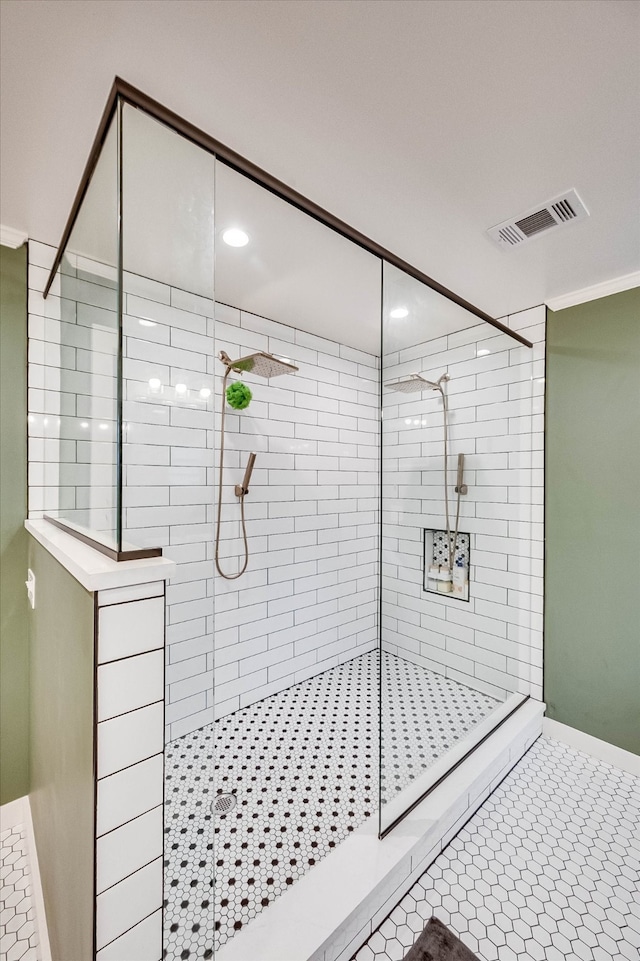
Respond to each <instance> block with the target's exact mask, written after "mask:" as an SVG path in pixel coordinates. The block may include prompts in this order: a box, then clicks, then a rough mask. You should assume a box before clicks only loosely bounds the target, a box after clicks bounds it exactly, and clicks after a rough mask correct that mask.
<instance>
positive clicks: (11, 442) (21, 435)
mask: <svg viewBox="0 0 640 961" xmlns="http://www.w3.org/2000/svg"><path fill="white" fill-rule="evenodd" d="M26 516H27V248H26V247H21V248H20V249H19V250H12V249H11V248H9V247H2V246H0V804H6V803H7V802H8V801H13V800H15V798H18V797H22V796H23V795H25V794H28V793H29V641H28V635H27V593H26V588H25V586H24V581H25V580H26V576H27V533H26V531H25V529H24V519H25V517H26Z"/></svg>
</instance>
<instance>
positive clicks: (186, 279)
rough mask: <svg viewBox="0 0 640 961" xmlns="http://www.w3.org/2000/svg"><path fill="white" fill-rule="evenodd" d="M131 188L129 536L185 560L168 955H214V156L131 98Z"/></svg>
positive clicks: (125, 502) (169, 812) (126, 143)
mask: <svg viewBox="0 0 640 961" xmlns="http://www.w3.org/2000/svg"><path fill="white" fill-rule="evenodd" d="M122 190H123V277H122V286H123V360H122V375H123V438H124V443H123V498H122V506H123V541H124V543H125V545H126V546H127V547H132V548H149V547H161V548H162V552H163V555H164V556H165V557H167V558H169V559H170V560H172V561H175V563H176V565H177V570H176V573H175V575H174V576H173V577H172V578H171V580H170V582H169V583H167V586H166V628H165V793H164V796H165V810H164V816H165V845H164V851H165V878H164V881H165V884H164V889H165V910H164V934H163V946H164V951H165V954H164V955H163V956H164V957H167V958H172V959H173V958H176V959H178V958H181V957H184V954H183V951H184V949H185V947H186V945H187V944H188V943H189V940H190V939H191V938H192V939H193V941H194V944H193V948H194V956H195V946H196V943H197V946H198V952H199V954H200V956H204V957H208V956H209V955H208V954H206V953H205V952H206V949H207V948H208V947H209V943H210V941H211V940H212V937H213V934H212V924H213V921H212V912H211V910H210V909H209V908H208V899H209V898H210V897H211V888H210V885H211V879H212V874H213V865H212V864H211V847H212V843H213V826H212V811H211V798H212V795H211V782H212V779H213V761H212V750H211V746H210V744H209V745H208V749H207V742H208V741H210V738H211V722H212V720H213V559H212V558H213V554H212V550H213V545H212V540H211V532H212V519H213V515H212V511H213V498H212V480H213V477H212V467H213V390H212V389H213V329H212V325H213V199H214V158H213V157H212V156H211V154H209V153H207V152H206V151H204V150H202V149H201V148H200V147H197V146H196V145H194V144H193V143H192V142H191V141H189V140H187V139H185V138H184V137H182V136H180V135H179V134H178V133H176V132H175V131H174V130H172V129H170V128H169V127H167V126H165V125H164V124H162V123H160V122H158V121H157V120H155V119H153V118H152V117H150V116H149V115H148V114H146V113H144V112H143V111H142V110H138V109H136V108H134V107H132V106H131V105H128V104H125V106H124V110H123V171H122ZM187 865H188V868H187ZM185 904H187V905H188V906H189V908H188V911H187V910H186V908H185V907H183V905H185ZM185 917H187V919H188V921H189V923H188V925H187V924H186V920H185ZM194 925H198V926H199V928H194V927H193V926H194ZM192 929H193V930H192ZM196 931H199V933H194V932H196Z"/></svg>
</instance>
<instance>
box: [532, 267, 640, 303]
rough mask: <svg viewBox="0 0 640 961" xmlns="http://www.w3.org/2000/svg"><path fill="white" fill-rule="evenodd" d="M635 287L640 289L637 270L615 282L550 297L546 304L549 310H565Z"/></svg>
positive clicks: (639, 277)
mask: <svg viewBox="0 0 640 961" xmlns="http://www.w3.org/2000/svg"><path fill="white" fill-rule="evenodd" d="M633 287H640V270H636V271H634V272H633V273H632V274H624V276H623V277H614V279H613V280H605V281H603V282H602V283H601V284H593V286H592V287H583V288H582V290H574V291H573V292H572V293H570V294H562V295H561V296H560V297H550V298H549V300H545V304H546V305H547V307H548V308H549V310H564V309H565V308H566V307H575V306H576V305H577V304H586V303H587V302H588V301H590V300H600V298H601V297H610V296H611V294H619V293H621V292H622V291H623V290H631V289H632V288H633Z"/></svg>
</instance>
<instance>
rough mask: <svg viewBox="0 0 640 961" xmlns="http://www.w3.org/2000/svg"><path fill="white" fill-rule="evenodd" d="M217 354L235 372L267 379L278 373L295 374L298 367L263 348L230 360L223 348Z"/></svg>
mask: <svg viewBox="0 0 640 961" xmlns="http://www.w3.org/2000/svg"><path fill="white" fill-rule="evenodd" d="M218 356H219V357H220V360H221V361H222V363H223V364H226V366H227V367H228V368H229V369H230V370H232V371H234V372H235V373H237V374H243V373H247V374H249V373H251V374H257V376H258V377H266V378H267V379H268V378H269V377H277V376H278V375H279V374H295V373H297V371H298V369H299V368H298V367H296V366H295V365H294V364H291V363H289V361H286V360H280V359H279V358H278V357H274V356H273V354H267V353H266V351H263V350H260V351H258V352H257V353H255V354H248V355H247V356H246V357H240V359H239V360H231V358H230V357H229V355H228V354H226V353H225V352H224V350H221V351H220V354H219V355H218Z"/></svg>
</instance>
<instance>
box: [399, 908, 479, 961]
mask: <svg viewBox="0 0 640 961" xmlns="http://www.w3.org/2000/svg"><path fill="white" fill-rule="evenodd" d="M404 961H478V957H477V955H475V954H474V953H473V951H470V950H469V948H468V947H467V946H466V945H464V944H463V943H462V941H460V940H459V939H458V938H456V936H455V934H453V932H451V931H450V930H449V928H447V927H446V926H445V925H444V924H443V923H442V921H438V919H437V918H431V920H430V921H428V922H427V926H426V928H425V929H424V931H423V932H422V934H421V935H420V937H419V938H418V940H417V941H416V943H415V944H414V946H413V947H412V948H411V950H410V951H409V953H408V954H405V956H404Z"/></svg>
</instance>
